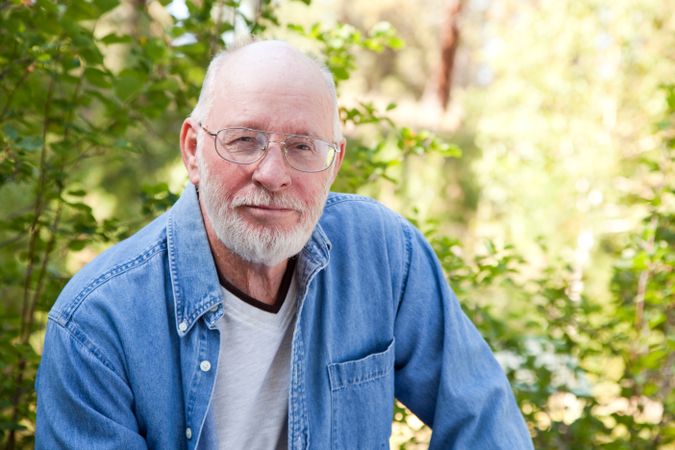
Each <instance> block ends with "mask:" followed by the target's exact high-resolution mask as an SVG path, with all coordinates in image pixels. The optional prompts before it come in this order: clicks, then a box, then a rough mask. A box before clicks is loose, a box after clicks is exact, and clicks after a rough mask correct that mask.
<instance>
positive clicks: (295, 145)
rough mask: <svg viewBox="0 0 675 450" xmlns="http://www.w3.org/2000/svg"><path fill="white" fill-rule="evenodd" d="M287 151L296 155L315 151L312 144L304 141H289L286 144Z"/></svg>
mask: <svg viewBox="0 0 675 450" xmlns="http://www.w3.org/2000/svg"><path fill="white" fill-rule="evenodd" d="M286 148H288V150H289V151H292V152H297V153H311V152H314V151H316V149H315V147H314V144H313V143H312V142H310V141H306V140H290V141H287V142H286Z"/></svg>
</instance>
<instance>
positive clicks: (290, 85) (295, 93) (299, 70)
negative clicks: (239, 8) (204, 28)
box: [211, 44, 334, 137]
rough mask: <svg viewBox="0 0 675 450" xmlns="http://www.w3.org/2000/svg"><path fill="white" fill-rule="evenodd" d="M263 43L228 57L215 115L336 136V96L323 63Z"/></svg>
mask: <svg viewBox="0 0 675 450" xmlns="http://www.w3.org/2000/svg"><path fill="white" fill-rule="evenodd" d="M257 46H258V44H253V45H252V46H251V47H255V48H248V47H245V48H243V49H240V50H238V51H236V52H235V53H234V54H232V55H230V56H229V57H228V58H227V59H225V60H224V61H223V63H222V66H221V67H220V70H219V73H218V75H217V77H216V80H215V83H214V84H215V89H214V94H215V96H214V103H213V108H212V112H211V117H212V120H215V121H216V122H217V123H218V124H219V126H223V127H226V126H248V127H253V128H264V129H268V130H271V131H280V132H291V133H306V134H315V135H320V136H324V137H327V136H328V135H331V134H332V120H333V117H332V115H333V111H334V105H333V97H332V95H331V91H330V89H329V87H328V82H327V80H326V78H325V77H324V75H323V74H322V73H321V71H320V70H319V68H318V66H317V65H316V64H315V63H314V62H313V61H311V60H309V59H308V58H307V57H305V56H304V55H302V54H300V53H299V52H297V51H296V50H294V49H292V48H289V47H287V46H281V45H267V46H259V47H257ZM327 133H328V135H327Z"/></svg>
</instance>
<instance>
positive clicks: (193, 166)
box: [180, 117, 199, 186]
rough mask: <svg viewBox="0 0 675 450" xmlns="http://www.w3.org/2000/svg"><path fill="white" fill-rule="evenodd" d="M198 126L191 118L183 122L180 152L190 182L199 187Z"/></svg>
mask: <svg viewBox="0 0 675 450" xmlns="http://www.w3.org/2000/svg"><path fill="white" fill-rule="evenodd" d="M197 126H198V125H197V124H196V123H194V122H193V120H192V119H190V118H189V117H188V118H187V119H185V120H184V121H183V126H182V127H181V129H180V152H181V154H182V156H183V164H185V168H186V169H187V172H188V177H189V178H190V182H192V184H194V185H195V186H198V185H199V164H198V163H197V132H198V131H199V130H198V128H197Z"/></svg>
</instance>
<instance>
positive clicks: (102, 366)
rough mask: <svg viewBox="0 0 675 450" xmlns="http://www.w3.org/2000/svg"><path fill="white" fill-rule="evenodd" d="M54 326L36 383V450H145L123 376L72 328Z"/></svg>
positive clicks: (51, 326)
mask: <svg viewBox="0 0 675 450" xmlns="http://www.w3.org/2000/svg"><path fill="white" fill-rule="evenodd" d="M68 325H70V326H71V327H69V328H65V327H64V326H62V325H61V324H59V323H57V322H55V321H52V320H50V321H49V323H48V325H47V333H46V337H45V347H44V352H43V357H42V361H41V363H40V367H39V369H38V376H37V380H36V391H37V419H36V432H35V447H36V448H37V449H54V448H63V449H71V448H72V449H79V448H88V449H120V448H124V449H125V450H137V449H138V450H140V449H146V448H147V445H146V442H145V440H144V439H143V437H142V436H141V434H140V433H139V427H138V424H137V421H136V418H135V415H134V414H133V395H132V391H131V389H130V387H129V386H128V384H127V383H126V382H125V381H124V379H123V378H122V376H121V375H120V374H119V373H117V372H116V371H115V370H114V369H113V368H112V366H111V365H110V364H109V363H107V362H106V360H105V358H104V357H103V355H101V354H100V352H98V351H97V348H96V347H95V346H94V345H93V344H92V343H91V342H90V341H88V340H87V338H86V336H84V335H83V334H82V333H81V332H78V330H77V328H76V327H75V325H74V324H72V323H70V324H68Z"/></svg>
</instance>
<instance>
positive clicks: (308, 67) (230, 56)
mask: <svg viewBox="0 0 675 450" xmlns="http://www.w3.org/2000/svg"><path fill="white" fill-rule="evenodd" d="M242 90H247V91H251V92H259V93H260V96H259V98H260V101H265V99H266V94H267V93H270V92H276V93H282V94H284V95H287V97H288V98H292V97H293V96H294V95H297V94H299V93H302V94H303V95H305V96H310V97H311V98H312V99H313V101H315V102H316V103H317V106H319V107H320V108H321V109H322V110H324V111H325V114H327V115H328V116H329V120H330V123H331V124H332V129H331V130H330V134H331V136H324V138H329V139H331V140H333V141H334V142H339V141H340V140H341V139H342V132H341V124H340V119H339V112H338V108H337V96H336V92H335V83H334V81H333V76H332V74H331V73H330V71H329V70H328V69H327V68H326V67H325V66H324V65H323V64H321V63H320V62H318V61H316V60H314V59H312V58H310V57H308V56H306V55H305V54H303V53H302V52H300V51H299V50H297V49H296V48H295V47H293V46H291V45H290V44H288V43H286V42H282V41H258V42H253V43H250V44H246V45H243V46H240V47H236V48H232V49H228V50H226V51H224V52H221V53H219V54H218V55H216V56H215V57H214V58H213V60H212V61H211V63H210V64H209V68H208V70H207V73H206V77H205V78H204V83H203V85H202V90H201V93H200V96H199V101H198V103H197V105H196V106H195V109H194V110H193V111H192V114H191V117H192V119H194V120H196V121H198V122H206V121H207V120H208V118H209V116H210V115H211V113H212V111H213V106H214V105H215V104H218V103H219V102H228V101H229V99H230V98H232V95H233V94H235V93H238V92H241V91H242ZM255 98H257V97H255ZM268 98H269V97H268ZM275 98H276V99H279V98H280V97H279V96H277V97H275ZM277 101H278V100H277ZM241 106H242V107H243V108H245V107H246V105H241ZM317 119H323V118H317Z"/></svg>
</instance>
